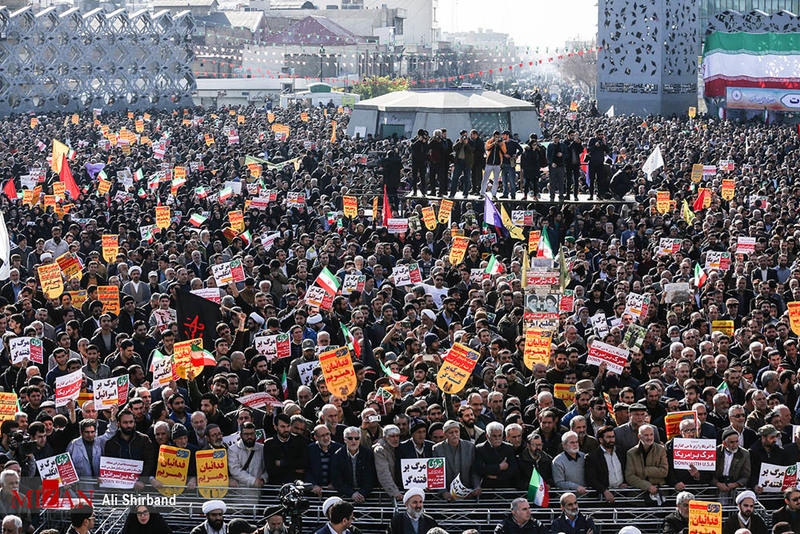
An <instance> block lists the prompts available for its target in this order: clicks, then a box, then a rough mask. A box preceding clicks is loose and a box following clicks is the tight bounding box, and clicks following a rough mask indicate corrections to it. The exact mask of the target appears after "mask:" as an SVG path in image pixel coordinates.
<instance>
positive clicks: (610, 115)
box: [606, 104, 614, 117]
mask: <svg viewBox="0 0 800 534" xmlns="http://www.w3.org/2000/svg"><path fill="white" fill-rule="evenodd" d="M613 116H614V104H611V107H610V108H608V111H606V117H613Z"/></svg>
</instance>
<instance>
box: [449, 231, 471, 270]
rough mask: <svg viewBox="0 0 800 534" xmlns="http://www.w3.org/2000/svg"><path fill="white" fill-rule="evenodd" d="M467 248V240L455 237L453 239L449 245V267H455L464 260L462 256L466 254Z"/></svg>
mask: <svg viewBox="0 0 800 534" xmlns="http://www.w3.org/2000/svg"><path fill="white" fill-rule="evenodd" d="M468 246H469V238H468V237H462V236H457V237H454V238H453V241H452V243H451V244H450V247H451V248H450V258H449V260H450V265H452V266H456V265H458V264H459V263H461V260H463V259H464V254H466V252H467V247H468Z"/></svg>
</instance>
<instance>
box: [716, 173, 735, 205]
mask: <svg viewBox="0 0 800 534" xmlns="http://www.w3.org/2000/svg"><path fill="white" fill-rule="evenodd" d="M735 191H736V180H731V179H728V178H726V179H724V180H722V186H721V187H720V193H719V196H721V197H722V198H723V200H727V201H731V200H733V195H734V193H735Z"/></svg>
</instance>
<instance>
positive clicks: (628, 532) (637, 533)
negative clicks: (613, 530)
mask: <svg viewBox="0 0 800 534" xmlns="http://www.w3.org/2000/svg"><path fill="white" fill-rule="evenodd" d="M618 534H642V531H641V530H639V529H638V528H636V527H632V526H630V525H628V526H626V527H622V528H621V529H619V532H618Z"/></svg>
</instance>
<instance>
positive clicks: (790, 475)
mask: <svg viewBox="0 0 800 534" xmlns="http://www.w3.org/2000/svg"><path fill="white" fill-rule="evenodd" d="M798 466H800V464H798V463H794V464H791V465H775V464H768V463H762V464H761V468H760V469H759V471H758V484H757V486H761V487H762V488H764V492H765V493H781V492H784V491H786V490H787V489H789V488H794V487H796V486H797V469H798Z"/></svg>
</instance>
